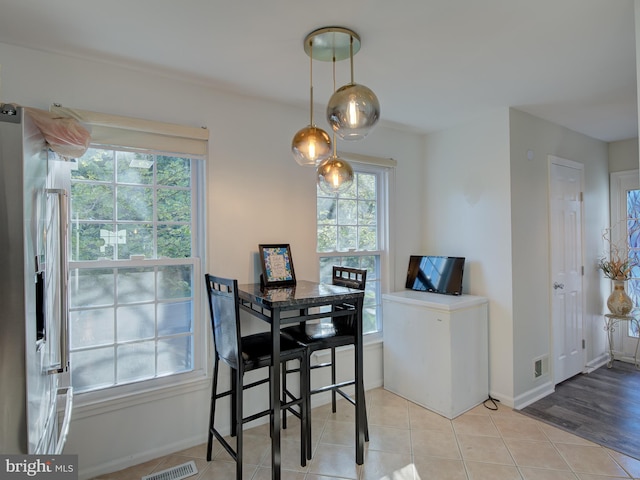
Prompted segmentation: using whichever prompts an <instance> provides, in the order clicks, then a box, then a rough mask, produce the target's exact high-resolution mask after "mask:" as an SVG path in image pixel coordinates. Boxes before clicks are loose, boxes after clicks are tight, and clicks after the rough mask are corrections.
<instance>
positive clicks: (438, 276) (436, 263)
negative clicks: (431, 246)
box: [406, 255, 465, 295]
mask: <svg viewBox="0 0 640 480" xmlns="http://www.w3.org/2000/svg"><path fill="white" fill-rule="evenodd" d="M464 260H465V259H464V257H442V256H433V255H411V257H410V258H409V269H408V271H407V284H406V288H410V289H411V290H421V291H425V292H434V293H443V294H446V295H462V272H463V271H464Z"/></svg>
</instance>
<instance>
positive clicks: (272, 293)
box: [238, 280, 365, 480]
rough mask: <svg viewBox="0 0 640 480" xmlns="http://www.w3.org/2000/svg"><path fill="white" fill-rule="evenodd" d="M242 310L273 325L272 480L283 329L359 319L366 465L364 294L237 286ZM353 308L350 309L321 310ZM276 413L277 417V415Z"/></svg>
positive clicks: (326, 287)
mask: <svg viewBox="0 0 640 480" xmlns="http://www.w3.org/2000/svg"><path fill="white" fill-rule="evenodd" d="M238 296H239V299H240V309H241V310H244V311H246V312H248V313H250V314H251V315H253V316H255V317H258V318H260V319H261V320H264V321H265V322H268V323H269V324H270V325H271V338H272V340H273V344H272V352H271V358H272V364H271V367H270V368H271V384H270V392H269V394H270V397H271V407H272V409H273V410H272V414H271V431H272V435H271V478H272V479H273V480H279V479H280V464H281V462H280V405H281V399H280V369H279V365H280V332H279V330H280V326H281V325H285V324H292V323H299V322H306V321H309V320H315V319H321V318H328V317H339V316H344V315H352V314H354V313H355V315H356V342H355V384H356V388H355V404H356V422H355V429H356V458H355V460H356V463H357V464H358V465H362V463H363V462H364V436H365V435H364V428H365V409H364V401H363V400H364V383H363V352H362V305H363V302H364V291H363V290H356V289H352V288H346V287H339V286H337V285H331V284H325V283H318V282H308V281H304V280H298V281H297V283H296V284H295V285H292V286H285V287H261V285H260V284H259V283H254V284H244V285H238ZM345 304H347V305H351V306H352V308H350V309H342V308H341V309H336V308H331V309H330V311H320V310H323V309H321V308H319V307H327V306H328V307H333V306H338V305H341V306H342V305H345ZM274 412H275V413H274Z"/></svg>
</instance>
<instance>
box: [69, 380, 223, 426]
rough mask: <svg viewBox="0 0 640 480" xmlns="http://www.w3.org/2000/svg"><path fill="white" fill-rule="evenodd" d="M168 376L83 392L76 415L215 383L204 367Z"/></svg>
mask: <svg viewBox="0 0 640 480" xmlns="http://www.w3.org/2000/svg"><path fill="white" fill-rule="evenodd" d="M164 380H167V381H166V382H161V383H156V384H154V385H149V386H141V385H140V384H138V385H133V386H132V385H129V386H127V387H128V388H127V387H123V388H121V389H114V390H113V391H111V392H108V391H105V390H101V391H98V392H87V393H80V394H78V395H77V396H75V397H74V406H73V417H74V419H81V418H85V417H91V416H94V415H97V414H104V413H108V412H112V411H115V410H120V409H123V408H129V407H133V406H135V405H141V404H145V403H150V402H154V401H158V400H163V399H167V398H171V397H175V396H177V395H184V394H186V393H191V392H197V391H200V390H205V389H207V390H208V389H209V386H210V384H211V379H210V378H209V377H208V376H207V375H205V372H204V371H198V372H191V373H189V374H185V375H184V376H183V377H182V378H180V379H176V377H172V379H171V380H169V379H164Z"/></svg>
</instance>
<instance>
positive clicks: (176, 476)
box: [141, 460, 198, 480]
mask: <svg viewBox="0 0 640 480" xmlns="http://www.w3.org/2000/svg"><path fill="white" fill-rule="evenodd" d="M196 473H198V469H197V468H196V462H194V461H193V460H191V461H190V462H187V463H183V464H181V465H176V466H175V467H171V468H167V469H166V470H162V471H160V472H155V473H152V474H151V475H145V476H144V477H142V479H141V480H181V479H182V478H187V477H190V476H191V475H195V474H196Z"/></svg>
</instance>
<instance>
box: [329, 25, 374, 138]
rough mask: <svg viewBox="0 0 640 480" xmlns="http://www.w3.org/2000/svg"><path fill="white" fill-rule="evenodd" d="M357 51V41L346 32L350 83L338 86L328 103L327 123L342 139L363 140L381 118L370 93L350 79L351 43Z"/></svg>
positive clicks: (355, 37)
mask: <svg viewBox="0 0 640 480" xmlns="http://www.w3.org/2000/svg"><path fill="white" fill-rule="evenodd" d="M355 40H357V42H358V48H359V46H360V38H359V37H358V36H357V35H356V33H355V32H352V31H349V60H350V63H351V82H350V83H348V84H347V85H344V86H342V87H340V88H339V89H338V90H336V91H335V93H334V94H333V95H332V96H331V98H330V99H329V103H328V104H327V121H328V122H329V124H330V125H331V128H332V129H333V131H334V132H336V133H337V134H338V135H339V136H340V138H341V139H343V140H362V139H363V138H365V137H366V136H367V135H368V134H369V132H371V130H372V129H373V127H374V126H375V125H376V123H378V119H379V118H380V102H379V101H378V97H376V94H375V93H373V91H372V90H371V89H370V88H368V87H366V86H364V85H359V84H357V83H355V82H354V80H353V56H354V55H355V53H356V52H355V51H354V41H355Z"/></svg>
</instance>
